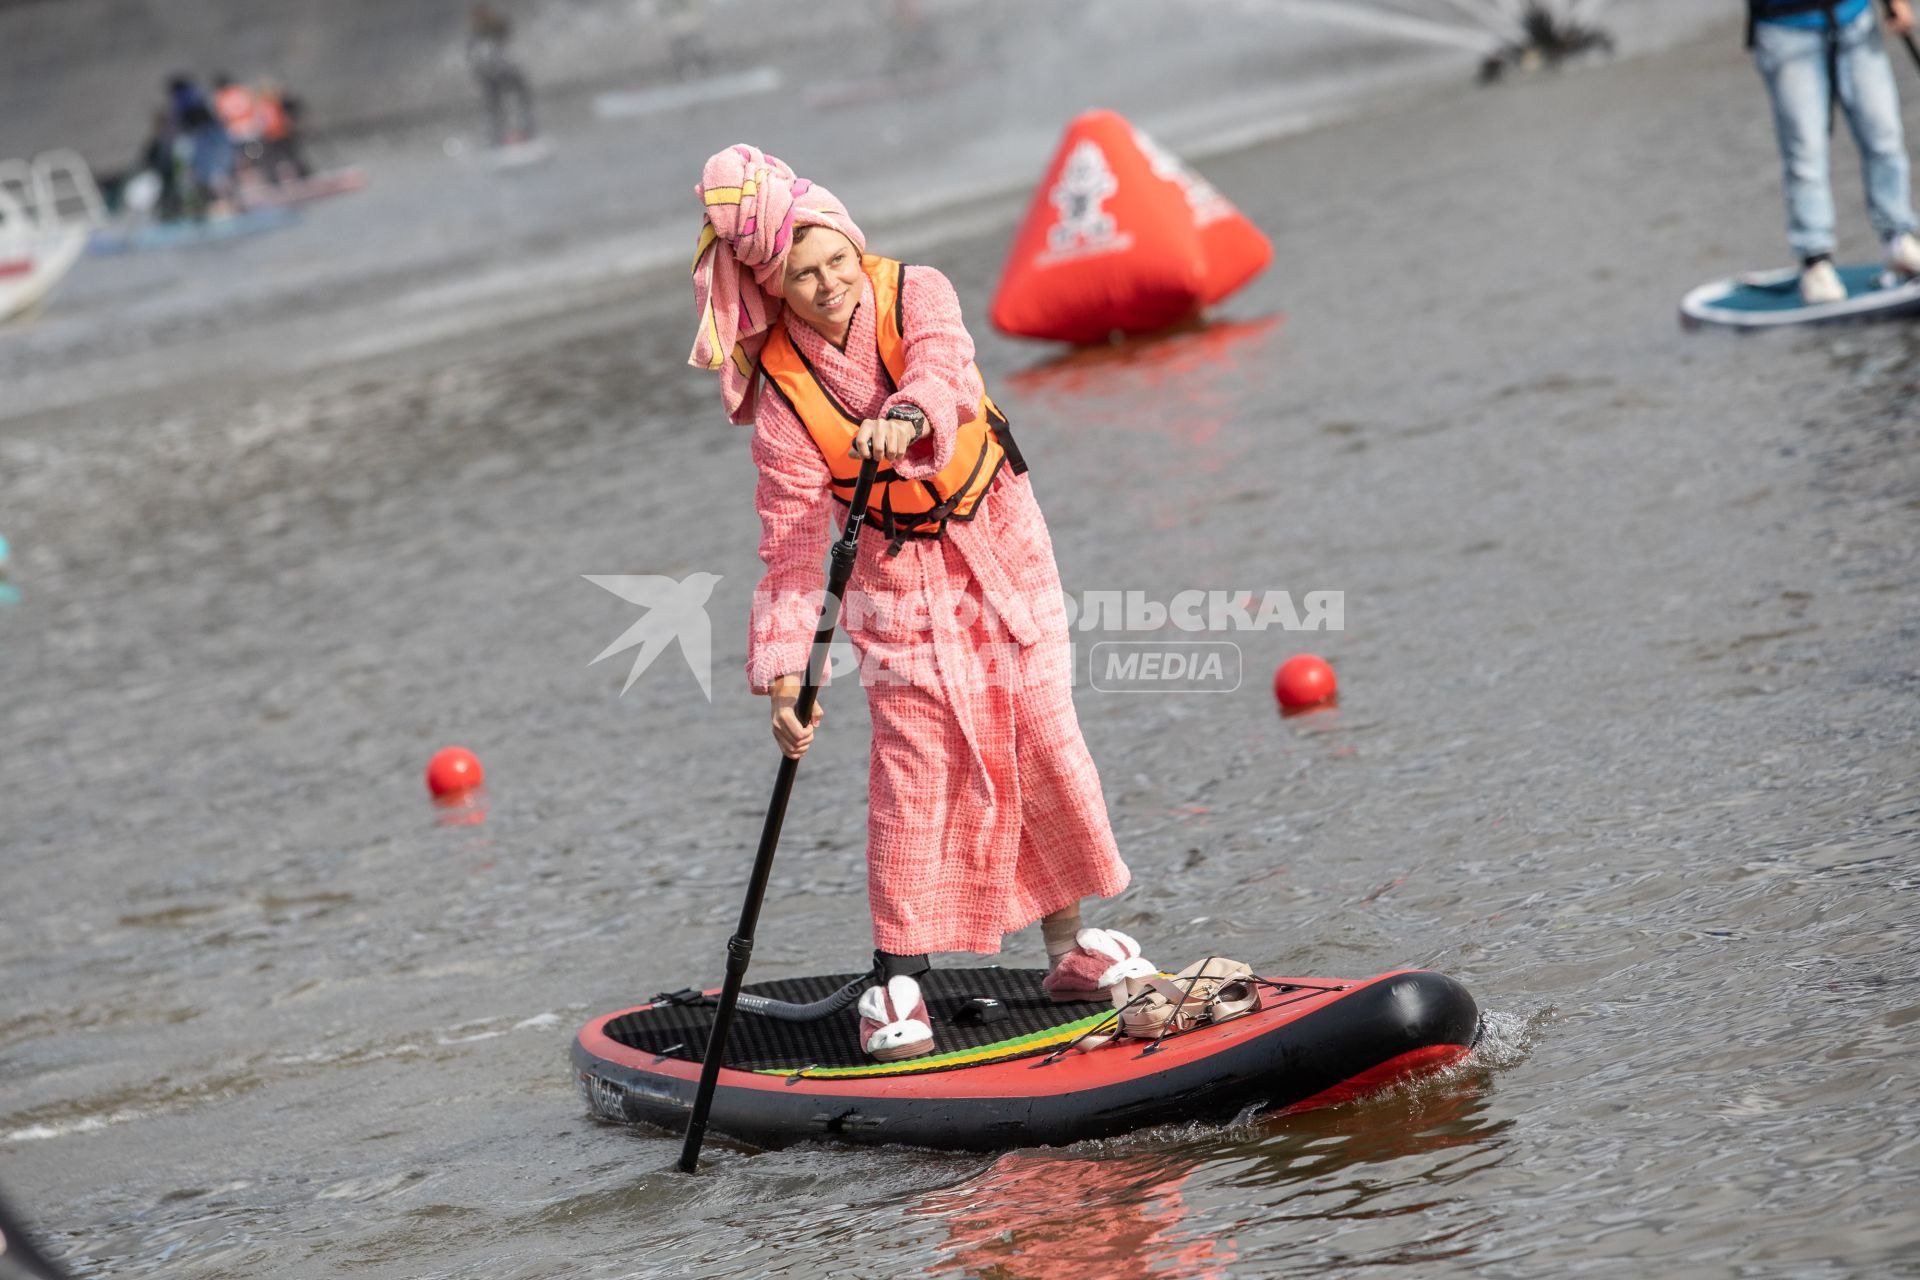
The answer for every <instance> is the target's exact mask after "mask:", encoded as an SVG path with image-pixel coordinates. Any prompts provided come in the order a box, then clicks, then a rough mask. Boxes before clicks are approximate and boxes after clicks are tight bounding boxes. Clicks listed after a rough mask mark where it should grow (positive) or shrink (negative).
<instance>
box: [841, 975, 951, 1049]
mask: <svg viewBox="0 0 1920 1280" xmlns="http://www.w3.org/2000/svg"><path fill="white" fill-rule="evenodd" d="M859 1008H860V1047H861V1048H862V1049H865V1050H866V1051H867V1053H868V1054H869V1055H870V1056H871V1057H873V1058H875V1059H877V1060H878V1061H880V1062H898V1061H900V1060H901V1059H902V1058H915V1057H918V1056H920V1055H921V1054H923V1053H925V1052H927V1051H928V1050H930V1049H932V1048H933V1024H932V1022H931V1021H929V1020H928V1018H927V1002H926V1001H925V1000H923V999H921V998H920V984H919V983H917V982H915V981H914V980H913V979H912V978H908V977H905V976H902V977H898V978H889V979H887V981H886V982H885V983H883V984H881V985H880V986H877V987H869V988H867V992H866V994H865V995H863V996H861V997H860V1006H859Z"/></svg>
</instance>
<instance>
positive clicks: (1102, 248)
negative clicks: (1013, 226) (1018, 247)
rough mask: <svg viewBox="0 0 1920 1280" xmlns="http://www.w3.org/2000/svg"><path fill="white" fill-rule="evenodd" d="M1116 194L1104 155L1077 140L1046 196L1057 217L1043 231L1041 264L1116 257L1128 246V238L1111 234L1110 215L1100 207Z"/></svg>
mask: <svg viewBox="0 0 1920 1280" xmlns="http://www.w3.org/2000/svg"><path fill="white" fill-rule="evenodd" d="M1118 190H1120V180H1119V179H1118V178H1115V177H1114V176H1113V170H1112V169H1111V168H1110V167H1109V166H1108V165H1107V157H1106V154H1105V153H1104V152H1102V151H1101V150H1100V148H1099V146H1098V145H1096V144H1095V143H1094V142H1093V141H1091V140H1090V139H1085V138H1083V139H1081V141H1080V143H1079V145H1077V146H1075V147H1074V149H1073V151H1072V153H1071V154H1070V155H1068V156H1067V163H1066V165H1065V166H1064V167H1063V168H1062V169H1061V170H1060V180H1059V181H1058V182H1056V183H1054V184H1053V190H1052V191H1051V192H1049V193H1048V196H1047V198H1048V199H1049V200H1050V201H1051V202H1052V203H1053V207H1054V208H1055V209H1056V210H1058V211H1059V214H1060V217H1059V220H1058V221H1057V222H1055V223H1054V224H1053V226H1051V227H1049V228H1048V229H1047V252H1046V254H1045V255H1044V256H1043V258H1042V259H1041V260H1042V261H1058V260H1060V259H1062V258H1078V257H1083V256H1085V255H1087V254H1094V253H1117V252H1119V251H1120V250H1122V249H1125V248H1127V247H1129V246H1130V245H1132V244H1133V237H1132V236H1131V235H1117V234H1115V228H1114V221H1113V215H1112V214H1110V213H1108V212H1107V211H1106V210H1105V209H1104V208H1102V207H1101V206H1103V205H1104V204H1106V202H1107V201H1108V200H1109V199H1111V198H1112V196H1113V194H1114V192H1116V191H1118Z"/></svg>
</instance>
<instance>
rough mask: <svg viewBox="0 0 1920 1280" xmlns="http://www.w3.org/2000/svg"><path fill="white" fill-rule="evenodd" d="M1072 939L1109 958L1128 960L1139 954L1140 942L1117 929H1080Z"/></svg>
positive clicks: (1096, 953)
mask: <svg viewBox="0 0 1920 1280" xmlns="http://www.w3.org/2000/svg"><path fill="white" fill-rule="evenodd" d="M1073 940H1074V941H1075V942H1077V943H1079V944H1080V945H1081V946H1083V947H1085V948H1086V949H1087V950H1089V951H1091V952H1093V953H1094V954H1095V955H1101V956H1105V957H1106V958H1107V959H1109V960H1128V959H1131V958H1132V957H1134V956H1137V955H1139V954H1140V944H1139V943H1137V942H1135V941H1134V940H1133V939H1132V938H1130V937H1128V936H1127V935H1126V934H1124V933H1121V932H1120V931H1119V930H1118V929H1082V930H1081V931H1080V932H1079V933H1077V934H1075V935H1074V936H1073Z"/></svg>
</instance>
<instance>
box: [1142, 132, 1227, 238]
mask: <svg viewBox="0 0 1920 1280" xmlns="http://www.w3.org/2000/svg"><path fill="white" fill-rule="evenodd" d="M1133 145H1134V146H1136V147H1139V148H1140V154H1141V155H1143V156H1145V157H1146V158H1147V164H1148V165H1149V166H1150V167H1151V168H1152V169H1153V176H1154V177H1156V178H1158V179H1160V180H1161V181H1162V182H1171V183H1173V184H1174V185H1176V186H1178V187H1179V188H1180V194H1181V195H1183V196H1185V197H1186V198H1187V207H1188V208H1189V209H1191V210H1193V225H1194V226H1196V227H1204V226H1206V225H1207V224H1208V223H1210V222H1218V221H1220V219H1222V218H1226V217H1230V216H1232V214H1233V212H1234V208H1233V204H1232V203H1231V202H1230V201H1229V200H1228V199H1227V198H1226V197H1225V196H1223V195H1221V194H1220V191H1219V188H1217V187H1215V186H1214V185H1213V184H1212V183H1211V182H1208V181H1207V180H1206V179H1205V178H1203V177H1201V176H1200V175H1199V174H1197V173H1195V172H1194V171H1193V170H1191V169H1189V168H1187V166H1186V164H1185V162H1184V161H1182V160H1181V159H1180V157H1179V156H1176V155H1175V154H1173V152H1171V151H1169V150H1167V149H1166V148H1165V147H1163V146H1161V145H1160V144H1159V143H1157V142H1155V141H1154V140H1153V139H1152V138H1149V137H1148V136H1147V135H1146V134H1144V133H1142V132H1140V131H1139V130H1138V129H1135V130H1134V131H1133Z"/></svg>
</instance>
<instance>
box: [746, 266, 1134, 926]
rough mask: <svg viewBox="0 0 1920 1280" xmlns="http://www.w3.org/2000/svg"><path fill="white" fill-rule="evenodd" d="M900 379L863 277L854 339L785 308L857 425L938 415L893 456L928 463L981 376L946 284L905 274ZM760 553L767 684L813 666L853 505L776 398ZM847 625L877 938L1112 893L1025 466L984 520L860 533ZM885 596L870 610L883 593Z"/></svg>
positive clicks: (768, 421) (1117, 871)
mask: <svg viewBox="0 0 1920 1280" xmlns="http://www.w3.org/2000/svg"><path fill="white" fill-rule="evenodd" d="M903 315H904V319H905V326H906V329H905V337H906V359H907V370H906V377H905V378H904V379H903V380H902V383H901V386H900V389H899V391H898V392H896V393H894V394H891V395H889V394H888V391H887V384H886V379H885V376H884V374H883V371H882V368H881V364H880V354H879V348H878V346H877V345H876V341H875V338H874V298H873V289H872V286H871V285H868V286H866V288H865V290H864V294H863V297H862V299H861V303H860V307H859V309H858V311H856V312H855V314H854V317H853V324H852V327H851V329H850V330H849V332H848V335H847V346H846V350H845V351H844V352H843V351H841V350H839V349H838V348H836V347H835V346H834V345H833V344H832V343H830V342H828V341H827V340H826V339H825V338H824V337H822V336H821V334H820V333H819V332H818V331H817V330H815V329H814V328H813V327H812V326H810V325H808V324H806V323H805V322H804V321H802V320H799V319H797V318H795V317H794V316H793V315H792V314H791V313H788V314H787V316H786V318H785V319H784V321H783V323H785V324H786V326H787V332H788V333H789V334H790V335H792V337H793V340H794V343H795V345H796V346H797V347H798V348H799V349H800V352H801V353H802V354H803V355H805V356H806V358H807V359H808V360H809V361H811V362H812V364H813V367H814V369H815V370H817V371H818V373H819V375H820V377H821V379H822V380H823V381H824V382H825V384H826V386H827V388H828V390H830V391H831V392H832V393H833V394H834V396H836V397H837V398H838V399H839V401H840V403H841V404H842V405H844V406H845V407H846V408H847V410H848V411H849V412H851V413H852V414H853V415H854V416H856V417H867V418H878V417H880V416H882V415H883V414H884V413H885V412H886V411H887V409H889V408H891V407H892V406H893V405H894V404H896V403H900V402H907V403H911V404H914V405H917V406H918V407H919V408H920V410H921V412H923V413H924V414H925V415H926V417H927V421H928V422H929V423H930V424H931V425H932V428H933V430H932V432H931V434H930V435H929V436H928V437H927V438H926V439H924V440H921V441H920V442H919V443H917V444H915V445H914V446H913V448H912V450H910V451H909V453H908V455H907V457H906V458H904V459H902V460H900V461H899V462H898V463H896V464H895V470H896V471H898V472H899V474H900V475H901V476H902V477H903V478H906V479H918V478H922V477H926V476H931V475H933V474H935V473H936V472H938V471H939V470H940V468H941V467H943V466H944V465H946V463H947V462H948V460H949V459H950V458H951V457H952V455H953V448H954V437H955V432H956V430H957V428H958V426H959V424H960V422H961V421H963V420H965V419H970V418H971V417H972V416H973V410H974V406H975V405H976V404H978V403H979V397H980V383H979V379H978V378H977V377H976V376H975V375H974V373H973V371H972V369H971V365H972V362H973V339H972V338H970V337H969V336H968V335H967V331H966V328H965V327H964V326H963V325H962V323H961V319H960V301H959V299H958V297H957V296H956V295H955V294H954V291H953V286H952V285H951V284H950V283H949V282H948V281H947V278H946V277H945V276H943V275H941V274H940V273H939V272H937V271H935V270H933V269H932V268H929V267H909V268H908V269H907V274H906V292H905V294H904V306H903ZM753 460H754V463H755V464H756V465H757V466H758V467H759V469H760V481H759V486H758V489H757V492H756V494H755V503H756V505H757V506H758V508H759V512H760V525H761V535H760V558H761V559H762V560H763V561H765V562H766V566H767V573H766V577H765V578H764V579H763V580H762V582H761V584H760V589H759V591H758V592H757V593H756V595H755V598H754V611H753V612H754V616H753V627H752V634H751V636H750V637H749V644H748V653H747V678H748V680H749V682H750V683H751V684H752V686H753V688H754V690H755V691H756V692H764V691H765V689H766V687H767V685H768V684H769V683H770V682H771V681H772V680H773V679H775V678H776V677H778V676H781V675H785V674H789V673H793V672H798V671H801V670H803V669H804V668H805V666H806V661H807V652H808V650H809V648H810V647H811V644H812V640H813V629H814V626H815V623H816V622H817V620H818V617H819V593H820V592H821V591H823V590H824V588H825V580H824V579H825V573H824V569H823V567H822V562H823V560H824V558H825V554H826V548H827V544H828V542H829V541H830V540H831V538H832V537H833V536H834V534H835V533H836V532H837V531H838V526H839V523H840V522H841V520H842V519H844V516H845V511H846V508H845V507H844V506H841V505H840V504H839V503H836V502H835V501H834V500H833V498H832V496H831V491H830V489H829V482H830V480H831V473H830V472H829V471H828V470H827V464H826V461H825V459H823V458H822V457H821V455H820V449H819V446H818V445H816V444H815V443H814V441H813V437H812V436H811V435H809V434H808V432H807V429H806V426H805V425H804V424H802V423H801V421H800V420H799V418H798V417H796V416H795V415H794V413H793V411H792V410H791V409H789V408H788V407H787V405H786V403H785V401H783V400H782V399H781V398H780V397H779V396H777V395H772V394H762V395H761V396H760V397H759V400H758V404H757V406H756V409H755V413H754V423H753ZM848 599H849V601H850V602H853V601H856V600H858V601H860V605H858V606H850V608H858V610H859V616H858V617H854V618H852V619H851V621H852V623H853V625H852V626H851V627H850V628H846V629H845V633H846V634H847V635H848V636H849V638H850V639H851V640H852V642H853V645H854V649H855V651H856V653H858V654H859V656H860V660H861V682H862V683H863V684H865V685H866V687H867V705H868V708H869V710H870V711H871V713H872V718H873V751H872V768H871V774H870V778H869V782H868V810H867V893H868V897H869V899H870V902H871V905H872V908H873V933H874V944H875V945H876V946H878V947H879V948H880V949H881V950H883V951H889V952H893V953H895V954H898V955H915V954H918V953H920V952H925V951H973V952H983V953H993V952H997V951H998V950H1000V938H1001V935H1002V934H1005V933H1009V932H1012V931H1013V930H1015V929H1019V928H1022V927H1024V926H1026V925H1029V924H1032V923H1033V922H1034V921H1035V920H1038V919H1039V918H1040V917H1041V916H1043V915H1047V914H1049V913H1051V912H1054V911H1057V910H1059V909H1060V908H1062V907H1066V906H1071V905H1073V904H1074V903H1076V902H1078V901H1079V900H1080V899H1081V898H1083V897H1088V896H1100V897H1111V896H1112V895H1114V894H1116V893H1118V892H1120V890H1122V889H1124V888H1126V886H1127V881H1128V872H1127V868H1126V865H1125V864H1124V863H1123V862H1121V860H1120V853H1119V850H1118V849H1117V848H1116V847H1115V845H1114V840H1113V830H1112V828H1111V826H1110V825H1109V824H1108V821H1107V807H1106V801H1105V799H1104V797H1103V796H1102V795H1101V793H1100V775H1099V774H1098V772H1097V771H1096V770H1095V769H1094V766H1093V759H1092V757H1091V756H1090V755H1089V754H1088V753H1087V746H1086V742H1085V741H1084V740H1083V739H1082V737H1081V735H1080V722H1079V719H1078V718H1077V717H1076V716H1075V714H1074V710H1073V696H1072V649H1071V646H1070V643H1069V640H1068V630H1067V618H1066V612H1065V608H1064V605H1063V603H1062V600H1061V592H1060V571H1059V569H1058V568H1057V567H1056V566H1055V564H1054V559H1053V542H1052V539H1051V538H1049V537H1048V534H1047V525H1046V520H1045V519H1044V518H1043V517H1042V516H1041V514H1040V507H1039V504H1038V503H1036V502H1035V501H1034V497H1033V489H1032V487H1031V486H1030V485H1029V484H1028V481H1027V477H1026V476H1024V475H1020V476H1016V475H1014V474H1013V472H1012V470H1011V468H1006V467H1003V468H1002V469H1001V471H1000V475H999V478H998V479H997V480H995V481H994V484H993V487H992V488H991V489H989V490H988V492H987V496H986V498H985V500H984V501H983V502H982V503H981V504H980V506H979V508H978V509H977V510H976V512H975V514H974V517H973V519H971V520H969V521H964V522H951V523H949V524H948V526H947V533H946V536H945V537H943V538H940V539H937V540H929V539H916V540H911V541H908V542H907V543H906V544H905V545H904V546H903V547H902V548H901V550H900V552H899V554H898V555H895V556H889V555H887V539H886V538H885V537H883V536H882V535H881V534H880V532H879V530H878V529H869V530H867V531H864V532H862V534H861V535H860V555H859V559H858V560H857V561H856V563H855V565H854V571H853V580H852V583H851V584H850V586H849V589H848ZM876 603H877V604H878V605H879V607H874V606H875V604H876Z"/></svg>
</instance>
